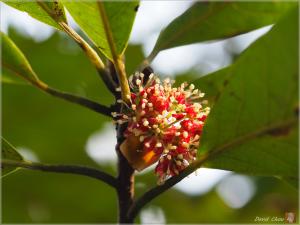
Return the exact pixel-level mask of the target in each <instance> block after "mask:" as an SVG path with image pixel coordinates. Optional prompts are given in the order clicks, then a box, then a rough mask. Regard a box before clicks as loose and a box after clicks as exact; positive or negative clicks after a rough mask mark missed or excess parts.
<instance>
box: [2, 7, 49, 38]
mask: <svg viewBox="0 0 300 225" xmlns="http://www.w3.org/2000/svg"><path fill="white" fill-rule="evenodd" d="M0 7H1V31H3V32H5V33H7V31H8V27H9V26H10V25H12V26H14V27H16V28H17V29H18V31H20V32H21V33H22V34H24V35H26V36H29V37H31V38H33V39H34V40H35V41H37V42H41V41H44V40H46V39H48V38H49V37H50V36H51V35H52V34H53V32H54V30H55V29H54V28H52V27H51V26H49V25H47V24H44V23H42V22H39V21H38V20H36V19H33V18H32V17H31V16H29V15H28V14H27V13H26V12H21V11H19V10H17V9H14V8H12V7H10V6H7V5H5V4H4V3H2V2H1V3H0Z"/></svg>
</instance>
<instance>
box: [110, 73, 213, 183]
mask: <svg viewBox="0 0 300 225" xmlns="http://www.w3.org/2000/svg"><path fill="white" fill-rule="evenodd" d="M144 79H145V78H144V75H143V74H142V73H139V74H136V75H135V76H133V77H131V82H130V86H131V89H132V90H133V91H132V93H131V96H130V97H131V106H128V108H127V109H126V111H125V112H124V114H117V113H115V112H114V113H112V115H113V116H114V117H116V118H117V119H118V120H117V122H118V123H120V124H122V123H125V122H128V127H127V129H126V131H125V134H124V135H125V137H126V140H125V141H124V142H123V144H122V145H121V151H122V153H123V155H124V156H125V157H126V158H127V159H128V161H129V162H130V163H131V165H132V166H133V167H134V168H135V169H137V170H139V171H140V170H142V169H144V168H146V167H148V166H149V165H151V164H153V163H155V162H156V161H158V164H157V166H156V168H155V173H156V174H157V175H158V177H159V183H163V182H164V181H165V180H166V179H167V178H169V177H171V176H174V175H176V174H178V173H179V172H180V171H182V170H183V169H185V168H186V167H187V166H188V165H189V164H190V163H191V162H192V161H194V160H195V159H196V154H197V149H198V147H199V139H200V136H201V132H202V128H203V125H204V121H205V119H206V117H207V115H208V113H209V107H206V108H203V107H202V104H205V101H202V100H201V98H202V97H203V96H204V93H201V92H200V91H199V90H198V89H195V87H194V85H193V84H191V85H189V86H188V85H187V84H186V83H183V84H181V85H180V87H178V88H175V87H172V84H173V81H170V79H165V80H164V81H163V82H162V83H161V82H160V80H159V79H158V78H157V77H156V76H154V75H153V74H151V75H150V77H149V78H148V79H147V81H145V80H144ZM133 146H134V147H133ZM128 152H129V153H128ZM137 156H138V157H137Z"/></svg>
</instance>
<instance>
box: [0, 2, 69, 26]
mask: <svg viewBox="0 0 300 225" xmlns="http://www.w3.org/2000/svg"><path fill="white" fill-rule="evenodd" d="M1 1H2V2H4V3H5V4H7V5H9V6H11V7H13V8H16V9H18V10H20V11H24V12H26V13H28V15H30V16H31V17H33V18H35V19H37V20H39V21H41V22H43V23H46V24H48V25H50V26H53V27H55V28H57V29H61V27H60V26H59V25H58V23H57V21H63V22H65V23H66V22H67V20H66V16H65V11H64V8H63V6H62V4H61V3H60V2H58V1H43V2H42V4H44V6H45V7H47V8H48V10H49V12H51V13H52V14H53V15H54V16H55V17H56V19H57V21H55V19H53V18H52V17H51V16H50V15H49V14H48V13H47V11H45V10H44V9H43V7H41V5H40V4H39V3H38V2H37V1H24V0H16V1H10V0H1Z"/></svg>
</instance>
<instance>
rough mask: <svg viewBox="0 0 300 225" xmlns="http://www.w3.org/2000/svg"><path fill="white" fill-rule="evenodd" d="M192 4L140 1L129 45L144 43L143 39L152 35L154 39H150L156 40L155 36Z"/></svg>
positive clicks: (187, 2) (184, 2) (186, 2)
mask: <svg viewBox="0 0 300 225" xmlns="http://www.w3.org/2000/svg"><path fill="white" fill-rule="evenodd" d="M192 3H193V1H141V2H140V7H139V10H138V13H137V15H136V19H135V21H134V25H133V28H132V33H131V37H130V43H134V44H139V43H144V42H145V38H147V37H149V35H152V34H153V33H154V34H156V35H155V36H156V37H155V36H154V37H152V38H157V34H159V32H160V31H161V30H162V29H163V28H164V27H166V26H167V25H168V24H169V23H170V22H171V21H172V20H173V19H175V18H176V17H177V16H179V15H181V14H182V13H183V12H184V11H185V10H186V9H187V8H188V7H189V6H190V5H191V4H192ZM148 41H149V40H148Z"/></svg>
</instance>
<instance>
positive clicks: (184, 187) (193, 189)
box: [174, 168, 231, 195]
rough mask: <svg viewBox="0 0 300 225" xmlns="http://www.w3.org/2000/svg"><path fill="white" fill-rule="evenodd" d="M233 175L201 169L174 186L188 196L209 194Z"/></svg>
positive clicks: (223, 171)
mask: <svg viewBox="0 0 300 225" xmlns="http://www.w3.org/2000/svg"><path fill="white" fill-rule="evenodd" d="M229 174H231V172H229V171H225V170H217V169H207V168H200V169H198V170H197V173H196V175H195V173H192V174H191V175H189V176H188V177H186V178H184V179H183V180H182V181H180V182H179V183H178V184H176V185H175V186H174V188H175V189H177V190H179V191H182V192H184V193H186V194H188V195H202V194H205V193H207V192H209V191H210V190H211V189H212V188H214V186H215V185H216V184H217V183H218V182H220V181H221V180H222V179H223V178H224V177H226V176H228V175H229Z"/></svg>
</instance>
